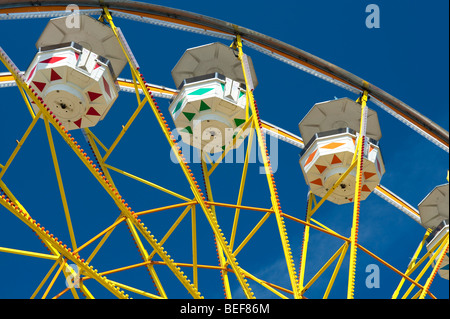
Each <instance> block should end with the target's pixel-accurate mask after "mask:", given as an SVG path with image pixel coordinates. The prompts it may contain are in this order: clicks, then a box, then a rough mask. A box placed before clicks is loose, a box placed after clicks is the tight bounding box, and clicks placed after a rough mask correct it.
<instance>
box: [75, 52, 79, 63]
mask: <svg viewBox="0 0 450 319" xmlns="http://www.w3.org/2000/svg"><path fill="white" fill-rule="evenodd" d="M79 57H80V55H79V54H78V53H76V52H75V59H76V60H77V61H78V58H79Z"/></svg>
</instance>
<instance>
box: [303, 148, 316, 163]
mask: <svg viewBox="0 0 450 319" xmlns="http://www.w3.org/2000/svg"><path fill="white" fill-rule="evenodd" d="M316 153H317V150H315V151H314V152H312V153H311V155H309V156H308V159H307V160H306V163H305V166H306V165H308V164H309V163H310V162H311V161H312V159H313V158H314V155H316Z"/></svg>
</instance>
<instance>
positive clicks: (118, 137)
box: [102, 97, 147, 162]
mask: <svg viewBox="0 0 450 319" xmlns="http://www.w3.org/2000/svg"><path fill="white" fill-rule="evenodd" d="M146 103H147V97H145V98H144V99H143V100H142V101H141V103H140V104H139V105H138V107H137V109H136V111H134V113H133V115H132V116H131V118H130V119H129V120H128V122H127V124H125V126H122V131H120V133H119V136H117V138H116V139H115V140H114V142H113V143H112V145H111V146H110V148H109V149H108V151H107V152H106V154H105V155H103V158H102V161H103V162H106V160H107V159H108V157H109V156H110V155H111V153H112V151H113V150H114V149H115V148H116V146H117V144H119V142H120V140H121V139H122V137H123V136H124V135H125V133H126V132H127V130H128V129H129V128H130V126H131V124H133V122H134V120H135V119H136V117H137V116H138V115H139V113H140V112H141V110H142V108H143V107H144V106H145V104H146Z"/></svg>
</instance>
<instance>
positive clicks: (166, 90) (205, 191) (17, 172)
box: [0, 0, 449, 299]
mask: <svg viewBox="0 0 450 319" xmlns="http://www.w3.org/2000/svg"><path fill="white" fill-rule="evenodd" d="M30 19H39V21H41V22H42V21H45V23H44V24H43V25H42V29H39V30H38V31H36V32H37V33H36V34H37V36H36V37H35V38H32V39H30V38H26V39H24V40H23V41H29V42H32V43H35V48H36V51H35V52H33V56H32V59H31V61H28V60H27V61H19V60H18V59H20V58H17V59H16V58H15V56H14V55H13V54H9V52H8V51H7V50H6V49H3V48H2V45H3V44H2V43H1V40H0V60H1V62H2V64H3V65H4V67H5V72H2V73H0V88H2V90H1V91H0V93H1V94H2V97H4V100H6V99H8V101H10V102H8V103H14V105H11V106H9V107H8V110H6V111H5V114H8V116H6V115H5V116H4V117H3V118H1V120H0V123H1V126H2V127H3V130H2V131H1V132H0V133H1V134H2V138H1V139H2V150H1V152H0V204H1V210H0V212H1V215H0V221H1V222H0V224H1V225H2V226H1V227H2V229H1V232H2V235H1V236H0V260H3V261H2V262H1V264H2V266H1V267H2V270H3V272H4V273H7V274H8V277H9V278H8V279H7V283H6V284H4V285H2V290H1V291H0V297H2V298H8V297H10V296H11V295H10V293H11V294H12V295H13V296H18V297H19V298H29V297H31V298H68V297H73V298H112V297H117V298H143V297H144V298H152V299H167V298H195V299H201V298H222V297H225V298H227V299H231V298H282V299H291V298H294V299H304V298H350V299H352V298H358V297H359V295H358V291H359V290H358V289H360V286H366V288H367V289H369V288H374V287H375V288H376V286H377V285H378V284H379V279H380V278H379V276H382V278H388V279H384V280H387V281H388V282H389V283H386V281H384V282H383V285H386V286H388V287H390V288H389V289H390V292H389V293H388V294H387V295H384V296H383V297H382V298H421V299H423V298H439V296H436V295H435V294H434V293H433V287H434V286H433V285H432V284H436V282H439V281H441V282H446V280H448V267H449V266H448V265H449V261H448V245H449V241H448V236H449V235H448V207H449V205H448V187H449V186H448V173H447V172H448V171H447V170H448V167H443V168H442V167H436V168H435V169H436V170H442V176H443V178H442V183H441V184H439V185H435V187H434V188H433V189H427V190H424V192H425V193H426V194H428V195H426V196H424V197H423V198H422V199H421V201H420V204H419V205H417V206H414V205H412V204H409V203H408V202H407V201H406V200H403V199H402V198H401V197H400V196H399V195H397V194H396V193H395V192H396V190H395V189H393V190H390V189H388V188H387V187H385V186H383V176H384V175H385V174H388V173H389V170H390V169H392V167H391V166H390V165H389V163H388V162H387V161H386V154H385V153H384V152H383V145H385V143H388V142H389V139H390V138H391V137H390V136H389V135H388V136H383V120H384V116H386V114H387V115H388V116H389V117H390V118H392V119H394V120H395V121H396V125H405V126H407V127H408V130H409V132H414V133H415V134H416V133H417V135H418V136H421V137H420V138H423V137H424V138H426V139H427V140H428V142H429V143H430V144H432V145H433V146H434V147H435V148H438V149H439V151H440V152H442V153H445V152H447V153H448V141H449V137H448V132H447V131H446V130H445V129H443V128H441V127H440V126H439V125H437V124H436V123H434V122H433V121H431V120H430V119H428V118H426V117H425V116H424V115H422V114H421V113H419V112H418V111H416V110H415V109H413V108H412V107H410V106H408V105H407V104H406V103H404V102H402V101H400V100H398V99H396V98H395V97H393V96H392V95H390V94H388V93H386V92H385V91H383V90H381V89H380V88H378V87H376V86H374V85H373V84H371V83H369V82H367V81H365V80H363V79H361V78H359V77H357V76H355V75H353V74H351V73H349V72H347V71H345V70H343V69H341V68H339V67H337V66H335V65H333V64H331V63H329V62H327V61H325V60H322V59H320V58H318V57H316V56H314V55H311V54H309V53H306V52H304V51H302V50H300V49H297V48H295V47H293V46H290V45H288V44H286V43H284V42H281V41H279V40H277V39H274V38H272V37H269V36H266V35H263V34H260V33H257V32H254V31H252V30H249V29H246V28H244V27H240V26H236V25H233V24H230V23H227V22H224V21H221V20H217V19H213V18H209V17H206V16H203V15H199V14H194V13H190V12H186V11H182V10H177V9H172V8H167V7H162V6H157V5H151V4H146V3H140V2H134V1H80V2H78V4H77V6H73V5H70V2H68V1H67V2H65V1H45V0H44V1H40V2H39V3H37V4H36V5H35V6H29V5H28V4H26V3H25V2H24V3H21V2H17V3H13V4H8V3H4V2H1V3H0V20H2V21H0V23H3V22H4V21H3V20H5V21H8V22H12V23H19V22H20V21H25V20H26V21H29V20H30ZM9 20H12V21H9ZM149 25H151V26H154V25H156V26H158V27H164V28H166V29H160V30H162V31H164V30H170V31H171V32H172V31H173V29H175V30H180V31H185V33H182V34H184V35H186V34H187V35H192V34H196V36H197V35H198V36H201V39H202V41H204V43H203V44H200V45H193V46H191V47H185V48H179V53H180V54H179V55H178V60H177V61H173V65H172V69H171V70H167V73H168V74H170V76H171V80H173V87H172V88H170V87H167V86H165V85H161V84H155V83H157V82H158V80H157V78H154V76H153V73H152V70H147V69H146V67H148V66H149V64H144V63H143V62H142V60H143V59H145V60H152V59H154V58H153V57H152V44H151V41H150V43H147V44H145V40H143V42H142V43H134V42H133V41H130V38H129V37H128V34H127V31H128V30H131V29H133V28H138V29H137V32H138V33H140V34H141V35H142V36H143V37H144V38H145V37H147V36H148V39H149V40H151V34H147V33H146V32H147V31H146V27H148V26H149ZM211 37H213V38H214V40H213V41H211ZM186 38H189V37H186ZM186 41H188V40H186ZM144 44H145V45H147V47H146V50H144V52H142V50H141V49H142V47H141V46H142V45H144ZM162 49H163V48H162ZM162 49H161V48H159V50H162ZM162 51H164V50H162ZM257 55H262V56H264V57H265V58H270V59H271V60H273V61H275V62H276V63H279V64H286V65H288V66H289V67H294V68H295V69H298V70H297V71H299V70H300V71H304V72H306V74H308V76H311V75H312V76H314V77H318V78H319V79H322V80H325V81H326V82H328V83H331V84H333V85H335V86H337V87H338V88H340V89H342V90H343V91H345V92H348V93H349V95H348V96H346V97H343V98H334V99H328V100H321V101H316V103H315V104H313V105H310V106H308V107H307V108H305V109H301V110H297V112H296V113H294V112H292V111H289V116H288V117H290V118H293V117H295V121H296V122H297V123H298V128H299V130H298V132H299V133H292V132H291V131H289V130H287V129H285V128H283V123H282V122H279V123H278V122H277V124H276V125H275V124H272V119H271V118H270V117H269V118H266V117H265V114H271V113H270V112H269V111H268V109H270V110H272V111H273V110H274V109H278V108H281V107H280V106H278V105H270V104H269V105H268V104H265V103H264V100H260V99H258V91H259V90H258V89H260V88H261V87H263V90H273V91H274V92H275V91H276V90H279V88H277V85H278V83H276V81H275V83H273V82H272V83H270V84H269V85H267V84H264V83H265V81H266V79H265V78H263V77H261V76H260V75H259V74H261V73H260V72H259V70H260V69H261V68H264V65H262V64H257V63H256V56H257ZM163 57H164V56H162V58H163ZM28 62H29V64H28V65H27V66H26V68H25V69H23V68H20V67H18V66H17V65H25V64H26V63H28ZM153 63H155V64H157V63H158V60H155V61H153ZM300 71H299V72H300ZM156 73H157V72H156ZM147 81H148V82H147ZM272 81H273V79H272ZM280 91H282V90H280ZM294 93H295V92H294ZM294 93H293V94H291V95H290V97H292V96H293V95H295V94H294ZM285 96H286V95H281V97H280V99H283V97H285ZM256 99H258V102H259V103H260V104H259V106H258V104H257V103H256V101H255V100H256ZM283 103H288V102H287V101H286V102H281V104H283ZM6 112H7V113H6ZM260 112H261V113H260ZM266 112H267V113H266ZM280 112H281V111H280ZM11 119H14V121H11ZM411 129H412V130H411ZM298 134H299V135H298ZM386 140H388V141H386ZM11 141H13V142H14V145H13V147H12V146H11ZM408 164H409V163H408V162H407V161H405V165H408ZM446 175H447V179H446V178H445V176H446ZM424 178H426V176H424ZM299 181H301V183H300V182H299ZM445 182H447V183H445ZM298 185H301V187H300V186H299V187H298V188H296V187H297V186H298ZM417 187H420V185H418V186H417ZM305 190H306V192H305ZM374 207H376V208H374ZM380 207H381V208H380ZM365 209H366V210H367V211H371V212H372V213H373V212H374V211H377V213H380V214H381V215H380V216H385V215H386V212H389V213H388V214H393V213H392V211H395V213H397V212H399V213H400V214H399V215H401V216H402V217H401V218H404V219H402V223H403V222H404V221H405V220H406V221H407V222H408V223H411V224H412V225H413V226H412V227H413V228H414V229H415V235H414V237H413V238H403V240H404V241H405V242H408V244H407V245H405V244H403V243H399V242H398V240H399V239H398V237H395V236H386V237H385V236H383V237H380V235H379V234H377V231H376V229H371V228H370V227H371V225H375V222H374V221H373V220H372V218H375V217H373V216H374V214H364V213H363V211H364V210H365ZM305 212H306V214H305ZM383 214H385V215H383ZM382 218H383V217H380V218H377V219H378V220H377V222H379V223H380V225H383V220H380V219H382ZM377 225H378V224H377ZM373 227H374V228H375V227H378V226H373ZM380 227H383V228H385V229H384V231H387V232H388V233H389V234H390V233H391V232H394V231H395V230H392V229H390V230H389V228H391V226H390V225H384V226H380ZM30 230H31V232H30ZM417 234H420V235H417ZM418 238H419V240H417V239H418ZM389 240H391V241H392V242H386V243H384V244H385V245H386V246H392V250H391V251H390V252H389V253H387V250H386V248H385V247H386V246H383V248H380V247H382V246H381V244H382V243H380V245H375V244H374V242H375V241H381V242H382V241H389ZM411 241H415V242H414V243H413V246H414V248H411V247H412V246H411ZM385 254H386V255H388V256H386V257H385ZM390 258H392V259H394V260H395V261H394V262H391V261H390ZM30 265H31V266H30ZM379 267H382V269H383V272H382V275H380V273H379ZM402 267H403V268H402ZM386 273H388V274H386ZM377 276H378V277H377ZM368 286H370V287H368ZM445 293H447V296H448V287H447V291H446V292H444V295H445ZM365 297H366V298H367V296H365Z"/></svg>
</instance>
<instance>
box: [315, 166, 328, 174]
mask: <svg viewBox="0 0 450 319" xmlns="http://www.w3.org/2000/svg"><path fill="white" fill-rule="evenodd" d="M315 166H316V168H317V170H318V171H319V173H320V174H322V173H323V171H324V170H326V169H327V167H326V166H323V165H317V164H316V165H315Z"/></svg>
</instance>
